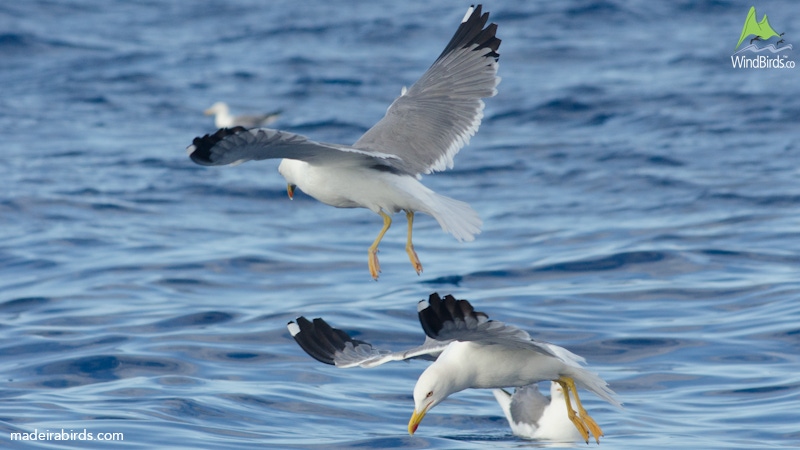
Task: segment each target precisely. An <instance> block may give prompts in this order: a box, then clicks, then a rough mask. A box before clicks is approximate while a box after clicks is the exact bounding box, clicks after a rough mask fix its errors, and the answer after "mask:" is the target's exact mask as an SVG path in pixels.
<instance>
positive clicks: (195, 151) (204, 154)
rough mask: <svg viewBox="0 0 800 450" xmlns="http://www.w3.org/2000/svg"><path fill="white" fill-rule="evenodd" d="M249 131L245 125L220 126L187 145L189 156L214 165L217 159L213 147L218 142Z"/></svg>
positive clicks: (205, 164)
mask: <svg viewBox="0 0 800 450" xmlns="http://www.w3.org/2000/svg"><path fill="white" fill-rule="evenodd" d="M242 131H247V128H244V127H238V126H237V127H233V128H220V129H219V130H217V131H216V132H215V133H213V134H206V135H205V136H203V137H196V138H194V140H192V145H190V146H188V147H186V152H187V153H189V158H191V159H192V161H194V162H196V163H197V164H200V165H202V166H213V165H214V164H215V161H214V160H213V159H212V152H211V149H212V148H213V147H214V146H215V145H217V143H218V142H219V141H221V140H223V139H225V138H226V137H228V136H231V135H234V134H237V133H241V132H242Z"/></svg>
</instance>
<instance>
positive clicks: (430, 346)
mask: <svg viewBox="0 0 800 450" xmlns="http://www.w3.org/2000/svg"><path fill="white" fill-rule="evenodd" d="M287 328H289V333H290V334H291V335H292V337H293V338H294V340H295V341H297V343H298V344H299V345H300V347H301V348H302V349H303V350H304V351H305V352H306V353H308V354H309V355H310V356H311V357H312V358H314V359H316V360H317V361H320V362H323V363H325V364H331V365H335V366H336V367H341V368H349V367H355V366H360V367H375V366H379V365H381V364H384V363H387V362H389V361H402V360H405V359H412V358H423V359H435V358H436V357H437V356H438V355H439V353H441V352H442V350H444V348H445V347H447V344H449V342H439V341H434V340H432V339H426V340H425V343H424V344H423V345H421V346H419V347H414V348H412V349H409V350H405V351H401V352H391V351H387V350H379V349H376V348H374V347H373V346H372V344H369V343H367V342H364V341H359V340H357V339H353V338H352V337H351V336H349V335H348V334H347V333H345V332H344V331H342V330H339V329H337V328H333V327H331V326H330V325H328V323H327V322H325V321H324V320H322V319H320V318H317V319H314V320H313V321H310V320H308V319H306V318H305V317H302V316H301V317H298V318H297V321H294V322H289V324H288V325H287Z"/></svg>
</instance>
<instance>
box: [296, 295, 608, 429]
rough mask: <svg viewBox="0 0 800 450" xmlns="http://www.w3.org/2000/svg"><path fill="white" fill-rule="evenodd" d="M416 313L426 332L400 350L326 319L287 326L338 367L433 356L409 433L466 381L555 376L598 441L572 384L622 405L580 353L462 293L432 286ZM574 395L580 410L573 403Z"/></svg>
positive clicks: (518, 381) (501, 384) (578, 422)
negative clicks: (494, 314)
mask: <svg viewBox="0 0 800 450" xmlns="http://www.w3.org/2000/svg"><path fill="white" fill-rule="evenodd" d="M417 312H418V316H419V321H420V323H421V324H422V329H423V330H424V331H425V334H426V335H427V337H426V338H425V342H424V343H423V344H422V345H421V346H419V347H415V348H412V349H409V350H405V351H399V352H392V351H386V350H379V349H377V348H374V347H373V346H372V345H371V344H369V343H367V342H364V341H360V340H356V339H353V338H352V337H350V336H349V335H348V334H347V333H345V332H344V331H342V330H339V329H336V328H332V327H331V326H330V325H328V324H327V323H326V322H325V321H324V320H322V319H320V318H317V319H314V320H313V321H309V320H308V319H306V318H305V317H298V318H297V320H296V321H294V322H289V325H288V328H289V333H290V334H291V335H292V337H294V339H295V341H297V343H298V344H299V345H300V347H301V348H302V349H303V350H305V352H306V353H308V354H309V355H310V356H311V357H313V358H315V359H316V360H318V361H321V362H323V363H326V364H332V365H335V366H337V367H341V368H348V367H355V366H360V367H374V366H378V365H381V364H384V363H387V362H389V361H399V360H405V359H412V358H425V359H433V358H435V361H434V362H433V363H432V364H431V365H430V366H428V368H427V369H425V371H424V372H422V375H420V377H419V379H418V380H417V384H416V386H415V387H414V413H413V414H412V415H411V420H410V421H409V422H408V432H409V433H410V434H414V432H415V431H416V430H417V427H418V426H419V424H420V422H421V421H422V419H423V417H425V414H427V413H428V411H430V410H431V408H433V407H434V406H436V405H438V404H439V403H440V402H441V401H442V400H444V399H445V398H447V397H448V396H449V395H450V394H453V393H456V392H459V391H462V390H464V389H469V388H482V389H496V388H506V387H522V386H528V385H530V384H533V383H538V382H540V381H546V380H551V381H555V382H556V383H557V384H558V385H559V386H560V387H561V389H562V390H563V392H564V393H565V395H563V399H564V405H565V412H564V414H566V416H567V418H568V419H569V420H570V421H571V422H572V423H573V424H574V426H575V427H576V429H577V430H578V432H579V433H580V434H581V437H583V439H584V440H585V441H586V442H587V443H588V442H589V435H590V433H591V434H592V435H594V437H595V440H596V441H597V442H598V443H600V436H602V435H603V431H602V430H601V429H600V426H598V425H597V423H596V422H595V421H594V419H592V418H591V417H590V416H589V413H588V412H586V410H585V409H584V407H583V405H582V404H581V401H580V398H579V397H578V391H577V386H581V387H583V388H585V389H588V390H590V391H592V392H594V393H595V394H597V395H598V396H599V397H600V398H602V399H603V400H605V401H607V402H609V403H611V404H613V405H615V406H620V403H619V402H618V401H617V400H615V399H614V395H615V394H614V391H612V390H611V389H610V388H609V387H608V384H606V382H605V381H603V379H602V378H600V377H599V376H598V375H596V374H594V373H592V372H589V371H588V370H586V369H584V368H583V367H581V364H582V363H584V362H585V360H584V359H583V358H582V357H580V356H578V355H575V354H573V353H572V352H570V351H569V350H567V349H565V348H563V347H559V346H557V345H554V344H550V343H547V342H542V341H537V340H534V339H532V338H531V337H530V335H529V334H528V333H526V332H525V331H523V330H521V329H519V328H516V327H514V326H511V325H506V324H504V323H502V322H498V321H496V320H489V318H488V316H487V315H486V314H484V313H481V312H477V311H475V310H474V309H473V308H472V305H470V303H469V302H468V301H466V300H456V299H455V298H454V297H453V296H451V295H447V296H445V297H444V299H442V298H441V297H440V296H439V295H438V294H436V293H433V294H431V295H430V297H429V298H428V300H422V301H421V302H419V304H418V305H417ZM572 399H574V400H575V406H576V408H577V412H576V411H575V410H573V409H572Z"/></svg>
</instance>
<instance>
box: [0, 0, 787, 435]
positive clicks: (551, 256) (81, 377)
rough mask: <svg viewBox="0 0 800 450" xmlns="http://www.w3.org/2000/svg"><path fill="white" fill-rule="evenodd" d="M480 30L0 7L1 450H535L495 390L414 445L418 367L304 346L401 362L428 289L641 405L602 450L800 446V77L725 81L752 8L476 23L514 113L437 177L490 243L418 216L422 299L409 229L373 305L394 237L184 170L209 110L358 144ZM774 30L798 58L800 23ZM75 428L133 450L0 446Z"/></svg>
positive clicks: (438, 420) (272, 191)
mask: <svg viewBox="0 0 800 450" xmlns="http://www.w3.org/2000/svg"><path fill="white" fill-rule="evenodd" d="M467 6H468V2H454V1H448V2H444V1H438V2H437V1H433V2H431V1H419V0H410V1H405V2H381V3H378V2H370V3H367V2H361V3H359V4H357V5H354V2H344V1H330V0H328V1H316V0H315V1H302V2H298V1H283V0H281V1H270V2H266V1H255V0H250V1H222V0H204V1H194V2H167V1H154V0H152V1H137V2H128V1H121V0H110V1H106V2H95V1H88V0H86V1H81V0H75V1H66V0H61V1H59V0H30V1H26V2H3V3H2V4H0V56H1V57H0V86H2V90H3V93H2V95H0V128H1V129H2V130H3V134H4V139H3V145H2V155H3V157H2V162H0V187H2V189H0V380H1V381H0V447H7V448H142V449H144V448H175V449H178V448H192V449H196V448H204V449H205V448H209V449H217V448H218V449H230V448H241V449H245V448H256V447H258V448H398V447H409V448H498V447H505V448H517V447H539V446H545V444H542V443H537V442H531V441H525V440H522V439H519V438H516V437H514V436H512V435H511V432H510V429H509V428H508V426H507V424H506V422H505V419H504V418H503V416H502V412H501V411H500V408H499V406H498V405H497V404H496V403H495V401H494V399H493V397H492V395H491V393H490V392H488V391H478V390H474V391H465V392H462V393H459V394H455V395H453V396H452V397H451V398H450V399H448V400H447V401H445V402H444V403H442V404H441V405H439V406H438V407H436V408H435V409H434V410H432V411H431V413H429V414H428V416H427V417H426V418H425V420H424V421H423V422H422V424H421V426H420V428H419V430H418V431H417V434H416V435H414V436H413V437H412V436H409V435H408V433H407V431H406V424H407V422H408V419H409V417H410V414H411V410H412V408H413V401H412V397H411V392H412V389H413V386H414V382H415V381H416V378H417V376H418V375H419V373H421V372H422V370H424V367H425V366H426V363H424V362H419V361H412V362H408V363H395V364H389V365H385V366H382V367H378V368H374V369H369V370H366V369H361V370H359V369H350V370H339V369H336V368H334V367H331V366H325V365H322V364H319V363H318V362H316V361H314V360H312V359H311V358H310V357H308V356H307V355H305V354H304V353H303V352H302V350H301V349H300V348H299V347H298V346H297V345H296V344H295V343H294V341H293V340H292V338H291V337H290V336H289V334H288V332H287V331H286V328H285V325H286V323H287V322H288V321H289V320H292V319H294V318H295V317H297V316H298V315H305V316H308V317H324V318H326V319H327V320H328V321H329V322H330V323H332V324H333V325H335V326H338V327H340V328H343V329H345V330H347V331H349V332H352V333H357V334H358V336H359V338H361V339H365V340H369V341H371V342H373V343H374V344H376V345H380V346H385V347H387V348H395V349H400V348H403V347H410V346H414V345H417V344H418V343H419V342H421V340H422V333H421V330H420V329H419V324H418V321H417V319H416V308H415V305H416V303H417V301H419V300H420V299H423V298H426V297H427V295H428V294H430V293H431V292H434V291H435V292H440V293H441V294H446V293H452V294H454V295H456V296H457V297H459V298H467V299H469V300H470V301H472V303H473V304H474V305H475V307H476V309H479V310H481V311H485V312H486V313H488V314H489V315H490V317H493V318H496V319H498V320H502V321H505V322H508V323H513V324H516V325H518V326H520V327H522V328H524V329H526V330H528V331H529V332H530V333H531V334H532V335H533V336H534V337H536V338H538V339H543V340H547V341H550V342H553V343H556V344H558V345H561V346H564V347H566V348H568V349H570V350H572V351H574V352H575V353H578V354H580V355H582V356H584V357H586V359H587V361H588V364H589V366H590V367H591V369H592V370H594V371H596V372H598V373H599V374H600V375H601V376H603V377H604V378H605V379H606V380H608V381H609V383H610V384H611V386H612V388H613V389H614V390H615V391H616V392H617V393H618V394H619V398H620V399H621V400H622V401H623V402H624V404H625V407H624V409H616V408H613V407H611V406H610V405H608V404H606V403H604V402H602V401H601V400H600V399H598V398H596V397H593V396H592V395H591V394H589V393H585V394H584V395H583V396H582V397H583V399H584V402H585V405H586V406H587V408H588V409H589V411H590V412H591V413H592V415H593V417H594V418H595V419H596V420H597V422H598V423H599V424H600V425H601V426H602V427H603V430H604V431H605V434H606V436H605V437H604V438H603V440H602V447H603V448H620V449H642V448H680V447H683V448H707V449H753V448H795V447H797V445H798V442H800V412H798V405H800V370H799V369H800V356H798V355H800V302H798V297H800V270H799V269H800V169H799V168H800V127H798V118H799V117H800V83H798V80H800V69H735V68H733V67H732V63H731V60H730V56H731V55H732V54H733V52H734V47H735V45H736V42H737V40H738V38H739V34H740V31H741V29H742V24H743V23H744V20H745V17H746V15H747V11H748V10H749V8H750V6H751V4H750V3H746V2H744V1H722V0H717V1H707V2H690V1H675V2H649V1H643V0H642V1H633V0H631V1H622V0H617V1H577V0H570V1H560V2H540V1H523V0H510V1H503V2H500V1H491V2H486V3H485V5H484V8H485V9H486V10H488V11H490V12H491V20H492V21H494V22H496V23H497V24H498V25H499V31H498V36H499V37H500V38H501V39H502V40H503V43H502V45H501V47H500V54H501V57H500V76H501V77H502V82H501V83H500V85H499V86H498V90H499V93H498V95H497V96H496V97H494V98H491V99H488V100H487V101H486V110H485V117H484V120H483V124H482V126H481V128H480V131H479V133H478V134H477V135H476V136H475V137H474V138H473V139H472V141H471V143H470V145H469V146H467V147H466V148H464V149H463V150H462V151H461V152H460V153H459V154H458V156H457V157H456V166H455V168H454V169H453V170H450V171H447V172H442V173H437V174H434V175H430V176H426V177H425V178H424V180H423V181H424V182H425V184H426V185H428V186H429V187H431V188H432V189H434V190H436V191H438V192H440V193H442V194H444V195H448V196H451V197H454V198H457V199H460V200H463V201H467V202H469V203H470V204H471V205H472V206H473V207H474V208H475V209H476V210H477V211H478V212H479V213H480V214H481V216H482V218H483V220H484V228H483V232H482V234H480V235H479V236H478V238H477V239H476V240H475V241H474V242H470V243H458V242H456V241H455V240H454V239H452V238H451V237H450V236H448V235H446V234H444V233H443V232H442V231H441V229H439V227H438V225H437V224H436V223H435V221H434V220H433V219H431V218H429V217H427V216H419V218H418V220H417V223H416V226H415V244H416V247H417V251H418V253H419V257H420V259H421V261H422V263H423V266H424V269H425V271H424V273H423V274H422V275H421V276H417V275H416V274H415V273H414V271H413V270H412V268H411V267H410V265H409V263H408V260H407V258H406V255H405V252H404V250H403V246H404V243H405V232H404V229H405V226H404V219H403V218H402V216H401V215H398V216H396V218H397V220H398V221H397V226H396V227H394V228H392V229H391V230H390V232H389V233H388V234H387V236H386V238H385V239H384V241H383V243H382V245H381V250H382V251H381V253H380V256H381V263H382V267H383V273H382V275H381V278H380V280H379V281H377V282H374V281H372V280H371V279H370V277H369V274H368V271H367V258H366V249H367V247H368V246H369V244H370V243H371V242H372V240H373V239H374V236H375V235H376V234H377V232H378V230H379V229H380V225H381V221H380V218H379V217H377V216H375V215H374V214H372V213H371V212H369V211H366V210H340V209H334V208H331V207H328V206H326V205H322V204H320V203H318V202H316V201H314V200H313V199H310V198H309V197H307V196H305V195H303V194H298V195H297V196H296V197H295V200H294V201H289V200H288V199H287V198H286V192H285V184H284V181H283V179H282V178H281V177H280V175H278V174H277V171H276V169H277V162H276V161H262V162H253V163H247V164H243V165H240V166H236V167H221V168H216V167H215V168H206V167H200V166H198V165H195V164H193V163H192V162H191V161H190V160H189V159H188V158H187V156H186V154H185V152H184V149H185V148H186V146H187V145H189V144H190V143H191V141H192V139H193V138H194V137H195V136H198V135H202V134H205V133H208V132H212V131H214V127H213V121H212V120H211V118H209V117H204V116H203V115H202V111H203V109H205V108H207V107H208V106H210V105H211V104H212V103H214V102H216V101H226V102H228V103H229V104H231V105H232V107H233V108H234V110H235V111H237V112H260V111H271V110H275V109H282V110H283V115H282V116H281V119H280V121H279V122H277V123H276V124H275V125H274V126H276V127H280V128H284V129H288V130H291V131H294V132H298V133H302V134H306V135H308V136H310V137H312V138H314V139H317V140H322V141H329V142H341V143H351V142H353V141H355V140H356V139H357V138H358V137H359V136H360V135H361V133H363V132H364V131H365V130H366V129H368V128H369V127H370V126H371V125H372V124H373V123H374V122H376V121H377V120H378V119H379V118H380V117H382V115H383V113H384V112H385V109H386V107H387V106H388V105H389V103H390V102H391V101H392V100H393V98H394V97H396V96H397V95H398V94H399V93H400V89H401V87H402V86H408V85H410V84H411V83H413V82H414V81H415V80H416V79H417V77H418V76H419V75H421V74H422V72H423V71H424V70H425V69H426V68H427V67H428V66H429V65H430V63H431V62H432V61H433V60H434V59H435V58H436V56H437V55H438V54H439V52H440V51H441V49H442V48H443V46H444V45H445V44H446V42H447V41H448V40H449V38H450V36H451V35H452V33H453V31H454V30H455V28H456V27H457V25H458V23H459V21H460V20H461V18H462V16H463V14H464V11H465V9H466V7H467ZM756 8H757V11H758V18H759V19H760V18H761V16H762V15H764V14H767V15H768V17H769V22H770V24H771V25H772V27H773V28H775V29H776V30H778V31H780V32H785V35H784V36H783V38H784V39H785V42H786V43H787V44H793V45H794V47H797V45H798V44H800V14H798V9H797V7H796V4H795V2H792V1H789V0H785V1H770V2H764V3H763V4H758V5H756ZM773 40H774V39H773ZM783 54H785V55H786V56H787V58H786V61H790V60H791V61H797V60H800V49H798V50H791V51H788V52H784V53H783ZM62 430H64V431H65V432H68V433H69V432H74V433H80V432H84V431H85V432H86V433H92V434H93V436H99V435H100V434H101V433H122V435H123V436H124V437H123V440H122V441H116V442H113V443H109V442H100V441H97V440H94V441H86V440H84V441H80V440H74V441H52V440H51V441H38V442H24V443H23V442H18V441H11V440H10V439H11V433H15V432H21V433H30V432H33V431H38V432H43V431H45V432H46V431H50V432H55V431H58V432H61V431H62ZM590 446H591V447H594V446H595V444H594V443H593V442H592V444H591V445H590ZM575 447H576V448H577V447H579V448H586V445H585V444H583V443H579V444H575Z"/></svg>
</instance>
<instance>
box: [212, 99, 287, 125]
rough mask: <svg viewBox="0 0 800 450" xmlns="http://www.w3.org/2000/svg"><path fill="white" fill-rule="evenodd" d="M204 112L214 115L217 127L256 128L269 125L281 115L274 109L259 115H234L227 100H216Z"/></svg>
mask: <svg viewBox="0 0 800 450" xmlns="http://www.w3.org/2000/svg"><path fill="white" fill-rule="evenodd" d="M204 114H205V115H207V116H214V125H215V126H216V127H217V128H232V127H243V128H255V127H263V126H264V125H269V124H271V123H272V122H275V121H276V120H278V116H280V115H281V112H280V111H273V112H270V113H266V114H258V115H251V116H248V115H242V116H234V115H232V114H231V109H230V107H228V104H227V103H225V102H216V103H214V104H213V105H211V107H209V108H208V109H207V110H205V111H204Z"/></svg>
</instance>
